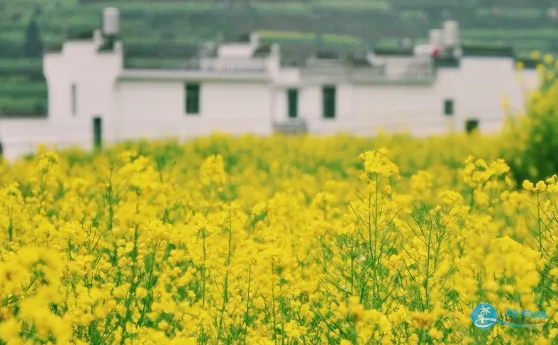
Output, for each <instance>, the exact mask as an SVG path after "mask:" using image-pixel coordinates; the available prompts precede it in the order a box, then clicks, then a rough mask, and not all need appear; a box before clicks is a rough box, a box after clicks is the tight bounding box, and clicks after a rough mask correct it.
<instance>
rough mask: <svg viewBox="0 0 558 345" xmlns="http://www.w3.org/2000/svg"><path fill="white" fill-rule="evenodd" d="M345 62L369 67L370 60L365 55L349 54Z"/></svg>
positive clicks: (354, 65) (355, 65)
mask: <svg viewBox="0 0 558 345" xmlns="http://www.w3.org/2000/svg"><path fill="white" fill-rule="evenodd" d="M347 63H348V64H349V65H350V66H353V67H371V66H372V65H371V64H370V61H368V59H367V58H366V57H362V56H355V55H352V56H349V57H348V58H347Z"/></svg>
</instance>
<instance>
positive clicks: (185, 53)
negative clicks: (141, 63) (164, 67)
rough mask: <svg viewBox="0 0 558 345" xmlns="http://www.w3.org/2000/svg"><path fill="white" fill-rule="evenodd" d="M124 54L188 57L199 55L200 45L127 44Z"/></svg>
mask: <svg viewBox="0 0 558 345" xmlns="http://www.w3.org/2000/svg"><path fill="white" fill-rule="evenodd" d="M124 46H125V47H126V49H125V50H124V54H125V55H126V57H130V58H165V59H173V58H178V59H187V58H193V57H197V56H198V55H199V52H200V49H199V46H197V45H195V44H168V43H160V44H126V43H125V42H124Z"/></svg>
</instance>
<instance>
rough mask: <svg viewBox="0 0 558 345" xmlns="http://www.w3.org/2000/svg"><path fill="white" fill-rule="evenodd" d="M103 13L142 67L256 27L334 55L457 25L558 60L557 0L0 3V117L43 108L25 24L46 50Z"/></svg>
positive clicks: (467, 33)
mask: <svg viewBox="0 0 558 345" xmlns="http://www.w3.org/2000/svg"><path fill="white" fill-rule="evenodd" d="M106 6H116V7H118V8H119V9H120V10H121V19H122V21H121V31H122V38H123V40H124V42H125V44H126V52H127V55H128V56H127V61H128V62H130V63H133V64H134V65H140V66H142V65H147V64H148V63H149V64H152V63H156V62H157V60H158V59H163V58H165V59H168V58H178V57H181V56H185V55H188V54H190V53H194V52H195V51H196V50H197V48H198V47H199V45H200V43H202V42H204V41H207V40H220V39H223V38H225V37H229V36H237V35H239V34H242V33H246V32H250V31H253V30H261V31H262V32H261V33H262V37H263V40H265V41H268V42H279V43H282V44H289V45H290V44H305V43H311V42H313V40H314V36H315V34H316V33H320V34H323V35H324V44H325V45H327V46H328V49H331V50H337V49H340V50H347V49H363V48H364V47H371V46H384V47H396V46H398V45H399V44H400V42H401V40H402V39H403V38H409V39H411V40H412V41H414V42H415V43H416V42H418V41H420V40H423V39H424V38H425V37H426V36H427V33H428V30H429V29H431V28H433V27H439V26H440V24H441V22H442V21H443V20H444V19H446V18H453V19H456V20H458V21H459V23H460V25H461V29H462V38H463V41H464V43H473V44H498V45H504V44H511V45H513V46H514V47H515V49H516V52H517V54H518V55H527V54H528V53H529V52H530V51H532V50H542V51H544V52H549V53H558V39H556V37H558V11H556V14H557V15H556V16H553V12H552V11H550V10H549V8H551V7H553V6H555V7H557V8H558V3H556V1H554V0H552V1H551V0H538V1H536V2H534V1H532V0H531V1H529V0H358V1H353V0H349V1H342V0H338V1H332V0H323V1H320V0H307V1H254V0H252V1H250V0H244V1H241V0H238V1H233V0H229V1H227V0H221V1H187V0H175V1H148V0H113V1H99V0H81V1H80V0H1V1H0V85H1V87H0V112H3V113H11V114H34V113H37V112H40V110H41V109H42V107H44V105H45V104H46V98H44V97H45V96H44V95H45V94H46V93H45V92H43V91H38V90H43V89H44V87H41V86H40V85H41V83H44V81H43V80H42V79H43V78H42V75H41V73H40V70H41V62H40V58H39V57H36V58H35V59H33V58H27V59H22V58H23V57H24V56H25V54H24V48H23V42H24V40H25V31H26V28H27V26H28V24H29V21H30V20H31V18H32V17H34V18H36V21H37V23H38V25H39V28H40V34H41V38H42V41H43V43H44V44H45V45H46V46H48V45H52V44H59V43H61V42H62V41H63V40H64V38H65V37H66V35H67V34H68V32H69V31H71V32H76V31H86V30H91V29H94V28H97V27H99V24H100V11H101V9H102V8H103V7H106ZM27 88H28V89H29V92H26V89H27ZM39 92H40V93H41V95H43V96H41V97H42V98H39Z"/></svg>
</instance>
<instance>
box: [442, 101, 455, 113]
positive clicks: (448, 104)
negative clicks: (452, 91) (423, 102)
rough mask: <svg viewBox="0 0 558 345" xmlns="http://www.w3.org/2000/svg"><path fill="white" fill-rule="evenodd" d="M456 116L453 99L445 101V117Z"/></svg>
mask: <svg viewBox="0 0 558 345" xmlns="http://www.w3.org/2000/svg"><path fill="white" fill-rule="evenodd" d="M454 114H455V103H454V101H453V99H452V98H446V99H445V100H444V116H453V115H454Z"/></svg>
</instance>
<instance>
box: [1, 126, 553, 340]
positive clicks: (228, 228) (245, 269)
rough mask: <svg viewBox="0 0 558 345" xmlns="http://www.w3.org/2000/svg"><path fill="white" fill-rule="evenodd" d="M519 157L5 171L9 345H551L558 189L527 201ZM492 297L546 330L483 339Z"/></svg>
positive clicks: (446, 143) (371, 147) (172, 148)
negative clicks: (483, 309) (511, 162)
mask: <svg viewBox="0 0 558 345" xmlns="http://www.w3.org/2000/svg"><path fill="white" fill-rule="evenodd" d="M501 145H502V139H501V138H499V137H477V136H473V137H470V136H451V137H434V138H430V139H422V140H419V139H411V138H408V137H405V136H379V137H377V138H374V139H356V138H350V137H346V136H336V137H330V138H314V137H298V138H286V137H271V138H256V137H250V136H246V137H241V138H233V137H228V136H224V135H214V136H211V137H208V138H203V139H198V140H195V141H192V142H188V143H183V144H179V143H176V142H167V141H165V142H140V143H134V144H121V145H119V146H115V147H111V148H108V149H106V150H105V151H103V152H98V153H96V154H86V153H82V152H78V151H66V152H63V153H61V154H58V153H53V152H40V153H39V154H38V155H37V156H35V157H31V158H28V159H26V160H22V161H20V162H18V163H16V164H14V165H7V164H4V165H2V164H0V186H2V187H0V243H1V245H0V338H1V339H3V341H0V344H2V345H12V344H13V345H15V344H24V343H25V344H46V343H47V341H51V344H53V343H55V344H177V345H178V344H180V345H182V344H254V345H256V344H270V345H272V344H273V345H275V344H289V345H295V344H316V345H318V344H342V345H350V344H548V345H550V344H551V339H552V338H553V337H554V338H555V337H556V334H557V332H556V331H557V329H556V316H555V315H556V311H557V310H558V298H557V297H558V296H557V291H558V284H557V278H558V268H557V267H556V263H557V255H558V253H557V248H556V229H557V227H558V222H557V221H556V216H557V214H558V212H557V211H556V204H555V201H556V192H557V191H558V184H557V182H556V180H555V179H551V180H548V181H547V182H546V183H544V182H539V183H537V184H536V186H533V185H532V184H530V183H525V184H524V185H523V188H522V187H521V186H520V187H519V189H516V188H515V186H514V183H513V181H512V179H511V178H510V176H509V169H508V167H507V165H506V163H505V162H503V161H502V160H498V159H497V158H498V155H499V150H500V147H501ZM470 155H471V156H470ZM481 302H482V303H489V304H491V305H492V306H494V307H495V308H496V309H497V310H498V312H499V313H501V314H503V313H505V312H506V310H507V308H514V309H517V310H520V309H530V310H544V311H545V313H546V315H547V316H548V319H547V320H545V321H546V323H545V324H544V325H543V326H541V327H538V328H534V329H525V328H517V327H510V326H505V325H496V326H495V327H494V329H491V330H488V331H481V330H479V329H477V328H475V327H473V325H472V322H471V319H470V317H469V315H470V313H471V311H472V309H473V308H474V307H475V306H476V305H477V304H479V303H481ZM539 321H540V320H539Z"/></svg>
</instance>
